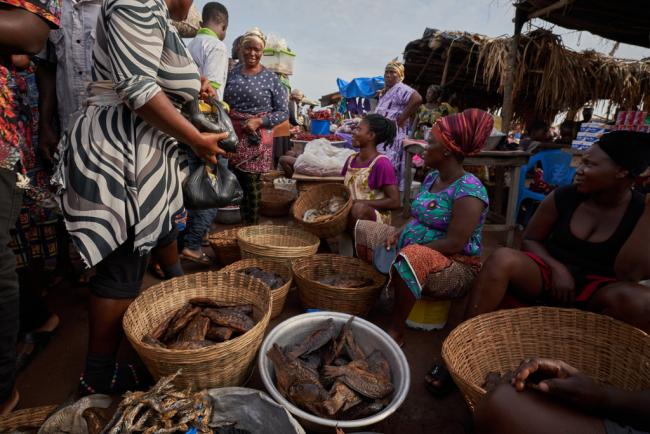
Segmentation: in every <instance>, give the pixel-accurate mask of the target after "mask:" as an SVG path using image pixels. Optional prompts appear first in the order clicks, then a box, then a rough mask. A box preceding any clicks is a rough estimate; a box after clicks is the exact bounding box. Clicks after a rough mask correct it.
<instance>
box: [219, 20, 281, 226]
mask: <svg viewBox="0 0 650 434" xmlns="http://www.w3.org/2000/svg"><path fill="white" fill-rule="evenodd" d="M265 45H266V38H265V37H264V34H263V33H262V32H260V31H259V29H252V30H250V31H248V32H247V33H246V34H244V35H243V36H242V39H241V45H240V59H241V61H240V63H238V64H237V66H235V67H234V68H233V70H232V71H230V74H229V75H228V84H227V85H226V90H225V92H224V96H223V97H224V100H225V101H226V102H227V103H228V104H229V105H230V117H231V118H232V120H233V126H234V127H235V131H236V132H237V136H238V137H239V144H238V145H237V150H236V152H235V153H234V154H232V155H229V157H228V158H229V161H230V164H231V166H233V167H234V168H235V175H237V179H238V180H239V183H240V184H241V186H242V189H243V190H244V199H243V201H242V204H241V212H242V217H243V219H244V221H245V222H246V223H247V224H256V223H257V221H258V219H259V201H260V195H261V174H262V173H264V172H268V171H270V170H271V169H272V164H273V136H272V133H271V130H272V128H273V127H275V126H276V125H279V124H280V123H282V122H284V121H286V120H287V119H288V118H289V107H288V96H287V89H286V88H285V87H284V86H283V85H282V83H281V82H280V79H279V78H278V77H277V76H276V75H275V74H274V73H273V72H271V71H269V70H268V69H266V68H265V67H264V66H262V65H261V64H260V60H261V59H262V55H263V53H264V46H265Z"/></svg>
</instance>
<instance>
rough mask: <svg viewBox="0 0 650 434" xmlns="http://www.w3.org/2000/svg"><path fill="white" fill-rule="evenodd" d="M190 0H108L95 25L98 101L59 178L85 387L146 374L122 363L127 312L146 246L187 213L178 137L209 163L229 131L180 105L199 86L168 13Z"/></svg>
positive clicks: (116, 387)
mask: <svg viewBox="0 0 650 434" xmlns="http://www.w3.org/2000/svg"><path fill="white" fill-rule="evenodd" d="M190 6H191V1H187V0H165V1H163V0H108V1H106V2H104V3H103V5H102V13H101V14H100V18H99V20H98V22H97V43H96V44H95V48H94V52H93V65H92V77H93V82H92V83H91V84H90V87H89V89H90V92H91V97H90V98H89V100H88V102H87V106H86V108H85V109H84V110H83V111H82V112H81V114H80V115H79V117H78V118H77V119H76V120H74V121H73V122H72V123H71V125H72V126H71V128H70V130H69V131H68V134H67V135H66V137H65V138H64V139H63V141H62V144H61V151H62V153H63V154H62V157H61V162H60V167H59V173H58V176H55V180H57V181H58V183H59V186H60V194H61V207H62V209H63V212H64V217H65V220H66V225H67V228H68V231H69V232H70V235H71V236H72V238H73V240H74V243H75V245H76V247H77V248H78V250H79V252H80V254H81V256H82V258H83V259H84V261H85V263H86V265H87V266H96V270H97V274H96V276H95V277H94V278H93V279H92V280H91V282H90V291H91V296H90V306H89V323H90V324H89V325H90V333H89V338H88V355H87V358H86V367H85V371H84V373H83V374H82V376H81V378H80V383H81V385H80V389H81V392H82V393H83V394H88V393H96V392H98V393H120V392H122V391H124V390H129V389H131V390H133V388H135V387H138V381H139V379H141V378H142V377H141V376H138V375H137V374H136V371H135V370H134V369H133V368H132V367H131V366H130V365H128V366H127V365H121V364H118V363H116V354H117V350H118V348H119V346H120V342H121V340H122V316H123V315H124V312H125V311H126V309H127V307H128V306H129V304H130V303H131V301H132V300H133V299H134V298H135V297H136V296H137V295H138V292H139V290H140V287H141V286H142V278H143V275H144V272H145V269H146V265H147V260H148V256H149V251H150V250H151V249H152V248H153V247H154V246H156V244H160V245H167V244H168V243H169V241H168V240H169V239H174V238H175V237H176V230H175V228H174V227H173V224H172V216H173V214H174V213H175V212H176V211H177V210H179V209H181V207H182V205H183V195H182V191H181V172H180V169H179V152H178V141H181V142H183V143H186V144H188V145H189V146H190V147H191V148H192V149H193V150H194V152H195V153H196V154H197V155H198V156H199V157H200V158H203V159H205V160H208V161H211V162H213V163H216V155H217V154H224V152H223V150H222V149H221V148H220V147H219V144H218V142H219V140H221V139H223V138H224V137H225V135H226V134H225V133H224V134H202V133H200V132H199V131H198V130H197V129H196V128H195V127H194V126H193V125H192V124H191V123H190V122H188V121H187V120H186V119H185V118H184V117H183V116H182V115H181V114H180V112H179V110H178V108H179V107H180V106H181V105H182V104H183V103H184V102H187V101H189V100H191V99H195V98H197V97H198V96H199V91H200V90H203V89H207V88H208V87H209V83H208V82H207V81H206V82H205V83H203V89H202V83H201V80H200V77H199V74H198V70H197V68H196V66H195V65H194V62H193V61H192V58H191V56H190V55H189V53H188V52H187V50H186V49H185V45H184V44H183V42H182V40H181V39H180V37H179V36H178V34H177V33H176V30H175V29H174V28H173V27H172V26H171V24H170V18H171V19H174V20H177V21H181V20H183V19H185V18H186V16H187V13H188V10H189V8H190Z"/></svg>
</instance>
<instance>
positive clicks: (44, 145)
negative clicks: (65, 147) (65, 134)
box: [38, 122, 59, 164]
mask: <svg viewBox="0 0 650 434" xmlns="http://www.w3.org/2000/svg"><path fill="white" fill-rule="evenodd" d="M38 128H39V129H38V145H39V147H40V149H41V155H42V157H43V159H44V160H45V161H46V162H47V163H50V164H51V163H52V161H53V156H54V154H55V153H56V147H57V146H58V144H59V136H58V135H57V134H56V132H54V128H52V125H51V124H49V123H45V122H43V123H41V124H40V125H39V127H38Z"/></svg>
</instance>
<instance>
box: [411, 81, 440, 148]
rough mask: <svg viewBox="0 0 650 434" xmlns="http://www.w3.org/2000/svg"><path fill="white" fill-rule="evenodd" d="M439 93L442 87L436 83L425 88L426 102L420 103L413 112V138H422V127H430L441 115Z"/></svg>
mask: <svg viewBox="0 0 650 434" xmlns="http://www.w3.org/2000/svg"><path fill="white" fill-rule="evenodd" d="M441 94H442V87H440V86H438V85H437V84H432V85H431V86H429V87H428V88H427V94H426V96H425V98H426V103H424V104H422V105H421V106H420V108H418V111H417V113H416V114H415V121H414V122H413V132H412V136H413V138H414V139H418V140H424V138H425V137H424V128H431V127H432V126H433V124H435V123H436V121H437V120H438V118H439V117H440V116H442V115H441V114H440V106H439V104H440V101H439V99H440V95H441Z"/></svg>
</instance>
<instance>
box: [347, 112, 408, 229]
mask: <svg viewBox="0 0 650 434" xmlns="http://www.w3.org/2000/svg"><path fill="white" fill-rule="evenodd" d="M396 131H397V127H396V126H395V122H394V121H391V120H390V119H387V118H385V117H383V116H381V115H378V114H369V115H367V116H366V117H364V118H363V120H362V121H361V122H360V123H359V126H358V127H357V129H356V130H354V135H353V136H352V146H354V147H355V148H358V149H359V152H358V153H356V154H354V155H352V156H350V157H349V158H348V160H347V161H346V162H345V166H343V171H342V172H341V176H345V181H344V183H345V185H346V186H347V187H348V188H349V189H350V192H352V199H353V200H354V205H353V206H352V211H351V212H350V217H351V219H352V222H353V223H355V222H356V221H357V220H371V221H374V222H378V223H385V224H390V212H391V210H394V209H398V208H399V207H400V200H399V190H398V188H397V176H396V175H395V169H394V168H393V165H392V164H391V162H390V159H389V158H388V157H386V156H385V155H382V154H380V153H379V152H378V151H377V144H379V143H384V142H386V141H389V140H392V139H393V138H394V137H395V133H396Z"/></svg>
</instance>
